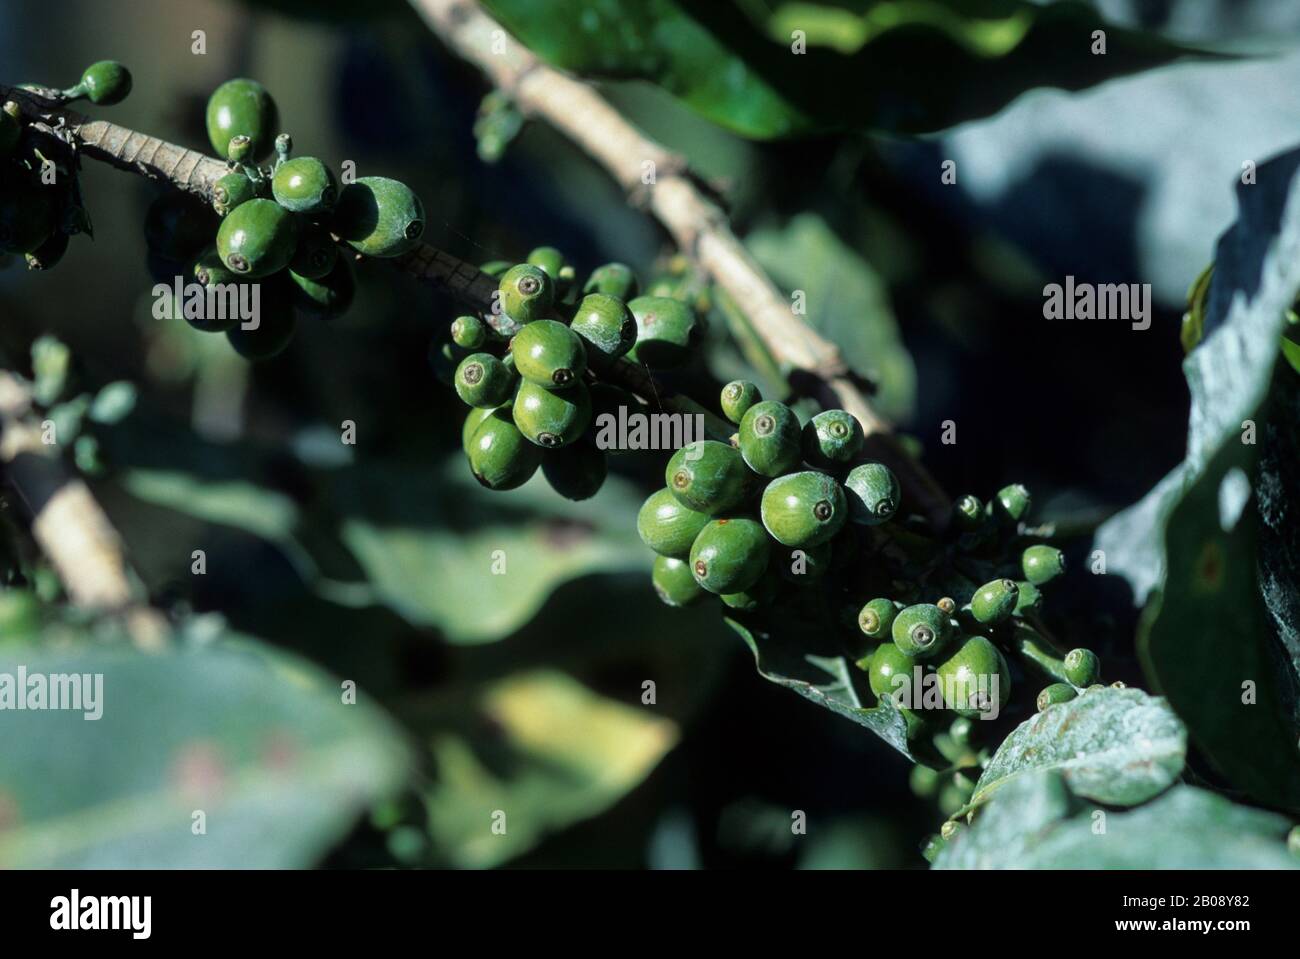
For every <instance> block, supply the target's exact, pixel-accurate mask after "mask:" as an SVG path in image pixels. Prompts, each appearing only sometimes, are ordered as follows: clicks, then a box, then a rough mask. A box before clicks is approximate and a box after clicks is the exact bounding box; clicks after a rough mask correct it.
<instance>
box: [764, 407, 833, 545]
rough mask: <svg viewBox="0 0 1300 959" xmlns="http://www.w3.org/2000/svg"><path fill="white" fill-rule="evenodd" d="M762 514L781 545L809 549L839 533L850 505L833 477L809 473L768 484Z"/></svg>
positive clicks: (768, 529) (789, 476) (778, 479)
mask: <svg viewBox="0 0 1300 959" xmlns="http://www.w3.org/2000/svg"><path fill="white" fill-rule="evenodd" d="M750 412H751V413H752V412H753V410H750ZM760 513H761V515H762V517H763V525H764V526H766V527H767V531H768V532H769V533H771V534H772V537H773V538H774V539H775V540H776V541H777V542H778V543H782V544H784V545H785V546H799V547H804V548H806V547H809V546H816V545H818V544H819V543H824V542H826V541H827V540H829V539H830V538H831V537H832V536H834V535H835V534H836V533H838V532H839V530H840V527H841V526H843V525H844V522H845V520H846V519H847V518H848V504H847V503H846V502H845V500H844V491H843V490H842V489H840V484H839V483H837V482H835V478H834V477H833V476H827V475H826V474H825V473H818V472H816V471H813V470H806V471H804V472H802V473H790V474H788V475H786V476H779V477H777V478H776V479H774V480H772V482H770V483H768V484H767V488H766V489H764V490H763V499H762V504H761V507H760Z"/></svg>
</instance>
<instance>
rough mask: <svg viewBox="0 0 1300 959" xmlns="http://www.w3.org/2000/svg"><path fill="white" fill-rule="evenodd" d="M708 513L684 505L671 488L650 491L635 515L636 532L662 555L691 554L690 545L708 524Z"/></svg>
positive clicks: (679, 555) (683, 556)
mask: <svg viewBox="0 0 1300 959" xmlns="http://www.w3.org/2000/svg"><path fill="white" fill-rule="evenodd" d="M708 522H709V515H708V514H707V513H700V512H697V511H695V510H693V509H689V508H687V507H686V506H683V505H682V504H681V503H679V502H678V501H677V497H676V496H674V495H673V492H672V490H669V489H661V490H656V491H655V492H653V493H651V494H650V496H649V497H648V498H647V499H646V501H645V502H644V503H643V504H641V511H640V512H639V513H637V517H636V531H637V535H638V536H640V537H641V542H643V543H645V544H646V545H647V546H649V547H650V548H651V549H652V550H654V551H655V552H656V553H658V554H659V555H660V556H676V557H678V558H679V559H682V558H685V557H686V556H689V555H690V552H691V544H693V543H694V542H695V537H696V536H698V535H699V533H700V530H702V529H704V527H705V526H707V525H708Z"/></svg>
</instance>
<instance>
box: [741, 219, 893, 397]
mask: <svg viewBox="0 0 1300 959" xmlns="http://www.w3.org/2000/svg"><path fill="white" fill-rule="evenodd" d="M746 242H747V244H748V246H749V248H750V251H751V252H752V253H753V254H754V258H755V259H757V260H758V261H759V263H760V264H762V266H763V267H764V268H765V269H766V270H767V271H768V274H769V275H770V276H771V277H772V278H773V279H774V280H775V281H776V282H777V283H779V284H781V285H782V286H783V288H784V289H785V290H787V291H788V292H789V293H790V295H791V302H792V304H793V303H794V302H795V299H794V297H795V295H796V291H797V292H798V293H799V294H802V296H801V297H800V299H799V301H798V302H799V305H801V306H802V307H803V308H804V309H805V310H806V311H807V312H806V313H804V314H803V319H804V320H805V321H806V322H807V323H808V325H809V326H811V327H813V328H814V329H815V330H817V331H818V332H819V333H821V334H822V335H823V336H825V337H827V338H828V339H830V340H832V341H833V342H835V343H836V344H837V345H838V346H839V347H840V350H841V352H842V353H843V354H844V359H845V361H846V362H847V363H848V365H849V366H850V367H851V368H852V369H853V370H854V372H856V373H861V374H863V375H864V376H866V377H868V378H869V379H871V380H872V381H873V382H874V383H875V385H876V388H877V392H876V394H875V395H874V396H873V398H872V400H873V402H874V404H875V406H876V408H877V409H879V410H880V411H881V412H882V413H883V414H884V415H886V416H888V417H890V418H891V419H895V420H905V419H907V418H908V417H909V416H910V415H911V413H912V408H913V406H914V404H915V401H916V367H915V366H914V365H913V363H912V357H911V355H910V354H909V353H908V352H907V349H906V348H905V347H904V346H903V342H902V337H901V336H900V335H899V331H898V324H897V322H896V320H895V318H894V313H893V309H892V308H891V306H890V303H889V296H888V293H887V292H886V290H885V287H884V283H883V282H882V281H881V279H880V277H879V276H878V275H877V274H876V272H875V271H874V270H872V269H871V267H870V266H869V265H868V264H867V262H866V261H865V260H864V259H862V257H861V256H859V255H858V254H857V253H856V252H854V251H853V250H852V249H850V248H849V247H848V246H847V245H845V244H844V243H843V242H842V241H841V240H840V239H839V237H838V236H836V235H835V233H834V231H832V230H831V228H830V227H829V226H827V224H826V222H825V221H824V220H823V219H822V218H821V217H819V216H816V215H815V214H811V213H804V214H800V215H799V216H796V217H794V218H793V219H792V220H790V221H789V222H788V223H787V224H786V225H785V226H784V227H783V228H780V229H762V230H758V231H756V232H754V233H751V234H750V235H749V237H748V238H747V240H746Z"/></svg>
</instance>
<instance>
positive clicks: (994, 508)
mask: <svg viewBox="0 0 1300 959" xmlns="http://www.w3.org/2000/svg"><path fill="white" fill-rule="evenodd" d="M1030 505H1031V504H1030V497H1029V490H1027V489H1025V488H1024V487H1023V486H1022V485H1020V484H1019V483H1012V484H1011V485H1010V486H1004V487H1002V489H1000V490H998V495H997V496H995V497H994V498H993V500H992V501H991V502H990V503H989V505H988V507H987V512H988V513H990V514H991V515H992V516H993V517H995V518H996V519H997V520H998V522H1000V523H1002V524H1003V525H1006V526H1015V525H1016V524H1017V523H1018V522H1020V521H1021V520H1022V519H1024V518H1025V516H1026V515H1027V514H1028V513H1029V507H1030Z"/></svg>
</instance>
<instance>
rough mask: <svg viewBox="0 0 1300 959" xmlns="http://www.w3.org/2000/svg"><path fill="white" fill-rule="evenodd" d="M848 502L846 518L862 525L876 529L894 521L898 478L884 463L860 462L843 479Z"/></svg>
mask: <svg viewBox="0 0 1300 959" xmlns="http://www.w3.org/2000/svg"><path fill="white" fill-rule="evenodd" d="M844 495H845V496H846V497H847V499H848V502H849V519H851V520H853V522H855V523H861V524H862V525H864V526H877V525H879V524H881V523H884V522H887V521H888V520H891V519H893V518H894V514H895V513H897V512H898V503H899V498H900V492H899V487H898V477H896V476H895V475H894V471H893V470H891V469H890V468H889V467H888V466H886V465H885V464H884V463H863V464H861V465H860V466H855V467H853V469H851V470H850V471H849V475H848V478H846V479H845V480H844Z"/></svg>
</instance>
